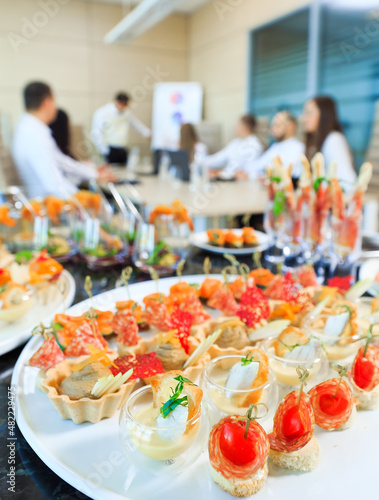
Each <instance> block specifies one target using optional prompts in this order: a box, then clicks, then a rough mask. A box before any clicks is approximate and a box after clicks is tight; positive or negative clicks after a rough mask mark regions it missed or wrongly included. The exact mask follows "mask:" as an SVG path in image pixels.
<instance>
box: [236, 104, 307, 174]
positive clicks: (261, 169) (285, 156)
mask: <svg viewBox="0 0 379 500" xmlns="http://www.w3.org/2000/svg"><path fill="white" fill-rule="evenodd" d="M296 129H297V121H296V118H295V117H294V116H292V115H291V114H290V113H289V112H288V111H279V113H276V115H275V116H274V117H273V119H272V121H271V127H270V132H271V135H272V137H273V138H274V140H275V141H276V142H274V143H273V144H272V145H271V146H270V147H269V148H268V149H267V151H265V152H264V153H263V155H262V156H260V157H259V158H258V159H257V160H255V161H253V162H252V163H251V164H250V165H248V167H247V169H245V171H244V172H238V173H237V177H239V178H242V179H243V178H247V177H249V178H250V179H256V178H258V177H260V176H262V175H264V173H265V169H266V166H267V165H271V164H272V161H273V159H274V158H276V157H277V156H280V158H281V160H282V162H283V164H284V165H286V166H289V165H291V164H292V177H294V178H298V177H300V174H301V163H300V159H299V158H300V154H301V153H304V151H305V145H304V144H303V143H302V142H301V141H299V139H297V138H296V137H295V134H296Z"/></svg>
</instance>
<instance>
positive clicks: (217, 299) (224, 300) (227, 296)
mask: <svg viewBox="0 0 379 500" xmlns="http://www.w3.org/2000/svg"><path fill="white" fill-rule="evenodd" d="M207 305H208V306H209V307H213V308H214V309H219V310H220V311H221V312H223V313H224V314H225V315H226V316H235V315H236V314H237V311H238V307H239V306H238V304H237V301H236V299H235V298H234V297H233V294H232V293H231V292H230V291H229V290H228V288H227V287H226V286H223V287H222V288H220V289H219V290H217V292H216V293H215V294H214V296H213V297H211V298H210V299H209V300H208V302H207Z"/></svg>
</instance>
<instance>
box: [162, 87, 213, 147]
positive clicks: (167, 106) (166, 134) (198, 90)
mask: <svg viewBox="0 0 379 500" xmlns="http://www.w3.org/2000/svg"><path fill="white" fill-rule="evenodd" d="M202 109H203V89H202V87H201V85H200V83H192V82H190V83H188V82H177V83H175V82H169V83H157V84H156V86H155V89H154V101H153V127H152V128H153V130H152V132H153V137H152V146H153V149H177V148H178V145H179V137H180V127H181V125H183V123H194V124H195V123H199V122H201V119H202Z"/></svg>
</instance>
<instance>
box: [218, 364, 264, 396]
mask: <svg viewBox="0 0 379 500" xmlns="http://www.w3.org/2000/svg"><path fill="white" fill-rule="evenodd" d="M259 365H260V363H259V362H258V361H253V362H252V363H249V364H248V365H242V363H236V364H235V365H234V366H232V368H231V370H230V372H229V376H228V379H227V381H226V384H225V387H226V388H227V389H233V390H236V391H237V390H245V389H250V388H251V387H252V385H253V384H254V380H255V379H256V378H257V375H258V371H259Z"/></svg>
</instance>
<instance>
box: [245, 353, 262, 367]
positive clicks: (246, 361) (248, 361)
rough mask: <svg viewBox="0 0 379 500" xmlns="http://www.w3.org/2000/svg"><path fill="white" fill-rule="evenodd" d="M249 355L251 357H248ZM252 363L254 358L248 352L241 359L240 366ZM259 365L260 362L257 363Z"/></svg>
mask: <svg viewBox="0 0 379 500" xmlns="http://www.w3.org/2000/svg"><path fill="white" fill-rule="evenodd" d="M250 354H251V357H249V356H250ZM253 361H254V356H253V354H252V352H251V351H249V352H248V353H247V354H246V356H245V357H244V358H242V359H241V364H242V366H247V365H250V363H252V362H253ZM258 363H260V361H258Z"/></svg>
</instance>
